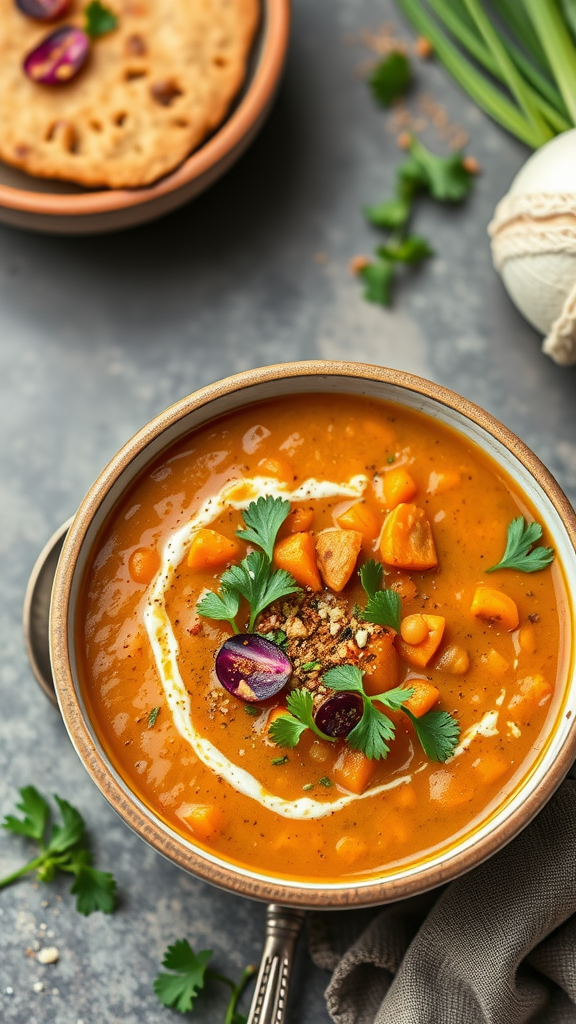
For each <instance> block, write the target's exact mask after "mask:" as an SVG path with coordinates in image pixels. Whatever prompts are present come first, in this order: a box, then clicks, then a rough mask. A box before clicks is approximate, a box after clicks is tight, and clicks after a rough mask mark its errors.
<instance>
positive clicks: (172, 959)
mask: <svg viewBox="0 0 576 1024" xmlns="http://www.w3.org/2000/svg"><path fill="white" fill-rule="evenodd" d="M211 957H212V950H211V949H204V950H201V952H200V953H198V954H196V953H195V952H194V950H193V949H192V947H191V946H190V943H189V942H188V940H187V939H179V940H178V941H177V942H175V943H174V945H173V946H168V949H167V951H166V954H165V956H164V959H163V961H162V966H163V967H167V968H168V970H170V971H176V972H177V973H176V974H159V975H158V976H157V977H156V980H155V981H154V992H155V993H156V995H157V996H158V999H159V1000H160V1002H161V1003H163V1004H164V1006H173V1007H174V1008H175V1009H176V1010H180V1013H187V1012H188V1011H189V1010H191V1009H192V1008H193V1006H194V1000H195V999H196V996H197V995H198V993H199V992H200V991H201V990H202V989H203V988H204V984H205V980H206V979H205V975H206V967H207V965H208V963H209V961H210V959H211Z"/></svg>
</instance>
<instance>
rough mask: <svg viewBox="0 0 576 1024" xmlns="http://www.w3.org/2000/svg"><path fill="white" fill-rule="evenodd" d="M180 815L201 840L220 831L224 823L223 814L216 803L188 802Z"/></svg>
mask: <svg viewBox="0 0 576 1024" xmlns="http://www.w3.org/2000/svg"><path fill="white" fill-rule="evenodd" d="M180 817H181V818H182V821H184V822H185V823H186V824H187V825H188V828H190V829H191V830H192V832H193V833H194V835H195V836H196V837H197V838H198V839H203V840H206V839H209V838H210V837H211V836H214V835H216V834H217V833H218V832H220V831H221V829H222V825H223V823H224V815H223V814H222V811H221V810H220V809H219V808H218V807H217V806H216V804H189V805H188V807H187V808H186V809H185V810H184V812H183V813H182V814H180Z"/></svg>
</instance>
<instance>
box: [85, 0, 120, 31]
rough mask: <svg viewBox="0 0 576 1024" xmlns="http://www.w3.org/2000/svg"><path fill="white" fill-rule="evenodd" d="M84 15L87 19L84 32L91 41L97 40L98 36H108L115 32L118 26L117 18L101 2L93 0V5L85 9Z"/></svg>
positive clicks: (90, 4)
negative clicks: (109, 33)
mask: <svg viewBox="0 0 576 1024" xmlns="http://www.w3.org/2000/svg"><path fill="white" fill-rule="evenodd" d="M84 15H85V19H86V20H85V23H84V31H85V32H86V35H87V36H90V38H91V39H97V38H98V36H103V35H106V33H107V32H113V30H114V29H115V28H116V27H117V25H118V18H117V16H116V15H115V14H114V13H113V12H112V11H111V10H110V9H109V8H108V7H105V6H104V4H102V3H100V0H91V3H89V4H88V5H87V6H86V7H85V8H84Z"/></svg>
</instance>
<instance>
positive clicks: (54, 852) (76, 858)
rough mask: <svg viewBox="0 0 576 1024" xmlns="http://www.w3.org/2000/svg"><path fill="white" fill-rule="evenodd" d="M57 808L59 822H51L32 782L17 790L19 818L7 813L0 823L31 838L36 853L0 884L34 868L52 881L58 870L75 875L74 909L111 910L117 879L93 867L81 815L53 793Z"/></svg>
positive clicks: (0, 885)
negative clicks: (36, 849) (31, 784)
mask: <svg viewBox="0 0 576 1024" xmlns="http://www.w3.org/2000/svg"><path fill="white" fill-rule="evenodd" d="M54 799H55V801H56V803H57V805H58V809H59V811H60V816H61V819H62V820H61V823H58V822H54V823H52V824H51V822H50V807H49V805H48V803H47V802H46V800H45V799H44V797H43V796H42V795H41V794H40V793H39V792H38V790H37V789H35V788H34V786H24V788H23V789H21V790H20V803H18V804H16V809H17V810H19V811H21V812H22V815H23V817H22V818H18V817H16V816H15V815H13V814H8V815H6V817H5V818H4V821H3V823H2V827H3V828H5V829H7V830H8V831H9V832H13V833H15V834H16V835H20V836H25V837H26V838H27V839H33V840H34V841H35V842H36V843H37V844H38V848H39V853H38V856H37V857H34V858H33V860H31V861H29V862H28V864H25V865H24V867H22V868H19V869H18V870H17V871H14V872H13V873H12V874H11V875H8V876H7V877H6V878H3V879H0V888H3V887H4V886H5V885H10V884H11V883H12V882H15V881H16V879H18V878H21V877H22V876H23V875H26V874H28V873H29V872H30V871H36V874H37V878H38V880H39V881H40V882H51V881H52V880H53V878H54V876H55V874H56V872H57V871H66V872H68V873H69V874H72V875H74V882H73V885H72V888H71V890H70V892H71V893H73V894H74V895H75V896H76V909H77V910H78V911H79V912H80V913H81V914H85V915H88V914H91V913H92V912H93V911H94V910H102V911H103V912H104V913H105V914H110V913H111V912H112V911H113V910H114V907H115V905H116V882H115V881H114V878H113V877H112V875H111V874H109V873H108V872H106V871H97V870H96V869H95V868H93V867H92V854H91V852H90V850H89V848H88V845H87V838H86V835H85V825H84V819H83V818H82V815H81V814H80V813H79V811H77V810H76V808H75V807H72V805H71V804H69V803H68V801H67V800H62V799H60V797H58V796H55V797H54Z"/></svg>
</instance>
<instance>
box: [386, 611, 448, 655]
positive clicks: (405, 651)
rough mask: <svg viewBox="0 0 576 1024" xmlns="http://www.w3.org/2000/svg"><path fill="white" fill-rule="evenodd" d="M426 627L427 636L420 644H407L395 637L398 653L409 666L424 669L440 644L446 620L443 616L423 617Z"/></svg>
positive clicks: (400, 638)
mask: <svg viewBox="0 0 576 1024" xmlns="http://www.w3.org/2000/svg"><path fill="white" fill-rule="evenodd" d="M422 618H423V619H424V621H425V623H426V625H427V627H428V636H427V637H426V639H425V640H423V641H422V643H420V644H407V643H406V642H405V641H404V640H403V639H402V637H401V636H399V637H396V644H397V647H398V652H399V654H400V656H401V657H402V658H404V660H405V661H407V662H408V664H409V665H417V666H418V668H424V666H425V665H427V664H428V662H429V661H430V659H431V658H433V657H434V655H435V654H436V651H437V650H438V648H439V647H440V644H441V643H442V637H443V636H444V627H445V626H446V619H445V618H444V616H443V615H423V616H422Z"/></svg>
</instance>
